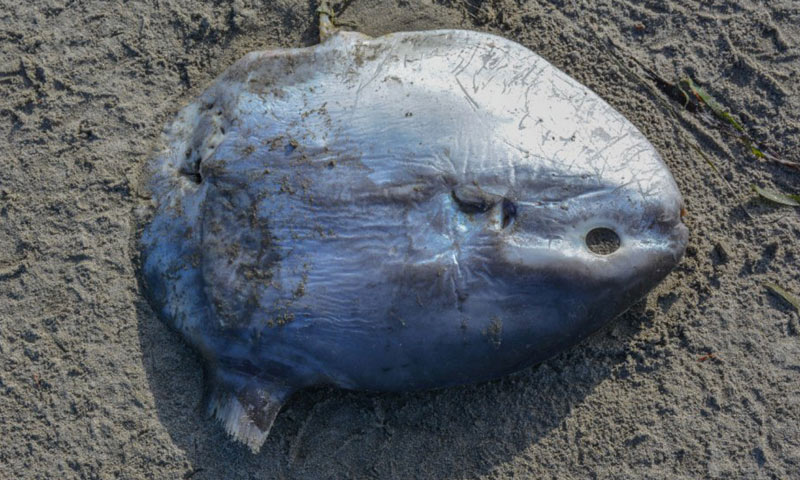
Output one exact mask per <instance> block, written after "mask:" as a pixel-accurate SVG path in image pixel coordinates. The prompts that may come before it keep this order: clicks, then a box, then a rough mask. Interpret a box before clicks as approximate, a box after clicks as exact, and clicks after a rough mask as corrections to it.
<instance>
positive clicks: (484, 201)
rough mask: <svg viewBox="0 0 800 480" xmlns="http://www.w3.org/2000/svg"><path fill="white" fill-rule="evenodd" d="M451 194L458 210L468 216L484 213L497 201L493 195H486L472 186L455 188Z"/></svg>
mask: <svg viewBox="0 0 800 480" xmlns="http://www.w3.org/2000/svg"><path fill="white" fill-rule="evenodd" d="M451 194H452V196H453V200H455V202H456V205H458V208H459V210H461V211H462V212H464V213H468V214H474V213H486V212H488V211H489V210H491V209H492V207H494V205H495V204H496V203H497V200H498V199H497V198H496V197H495V196H494V195H491V194H487V193H486V192H484V191H482V190H481V189H480V188H477V187H474V186H462V187H456V188H454V189H453V191H452V192H451Z"/></svg>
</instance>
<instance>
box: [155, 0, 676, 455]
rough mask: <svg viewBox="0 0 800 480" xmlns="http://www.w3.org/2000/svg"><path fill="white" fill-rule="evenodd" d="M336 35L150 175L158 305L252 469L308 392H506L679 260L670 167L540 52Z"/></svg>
mask: <svg viewBox="0 0 800 480" xmlns="http://www.w3.org/2000/svg"><path fill="white" fill-rule="evenodd" d="M320 30H321V32H322V36H323V41H322V42H321V43H320V44H318V45H315V46H312V47H308V48H293V49H275V50H269V51H261V52H253V53H250V54H248V55H246V56H245V57H244V58H242V59H241V60H239V61H238V62H236V63H235V64H234V65H233V66H231V67H230V68H229V69H228V70H227V71H225V72H224V73H223V74H222V75H221V76H220V77H219V78H218V79H217V80H216V81H215V82H214V83H213V84H212V85H211V86H210V87H209V88H208V89H207V90H206V91H205V92H204V93H202V94H201V95H200V96H199V97H198V98H197V99H196V100H195V101H193V102H192V103H190V104H189V105H188V106H186V107H185V108H184V109H183V110H181V111H180V113H179V114H178V115H177V118H176V119H175V120H174V122H172V124H171V125H170V126H168V128H167V129H166V132H165V135H164V148H163V150H162V151H161V152H160V153H159V154H158V155H156V156H155V158H154V159H153V160H152V161H151V162H150V163H149V164H148V167H147V171H148V178H149V189H150V191H151V193H152V199H153V203H154V208H153V215H152V217H151V219H150V221H149V223H148V224H147V225H146V227H145V228H144V230H143V233H142V235H141V239H140V245H141V253H142V257H141V258H142V273H143V279H144V284H145V287H146V290H147V294H148V296H149V297H150V299H151V301H152V303H153V305H154V306H155V309H156V310H157V311H158V312H159V313H160V315H161V316H162V317H163V318H164V319H166V321H167V322H168V323H169V324H170V325H171V326H172V327H174V329H176V330H177V331H178V332H179V333H180V334H181V335H182V336H183V338H184V339H185V340H186V341H187V342H188V343H189V344H190V345H191V346H192V347H194V348H195V349H196V350H197V351H198V352H199V353H200V354H201V355H202V357H203V359H204V360H205V362H206V365H207V371H208V375H207V377H208V381H209V382H210V385H209V387H210V389H211V393H210V395H209V399H210V401H209V408H210V411H211V412H212V413H213V414H215V415H216V417H217V418H218V419H219V420H220V421H221V422H222V423H223V424H224V426H225V428H226V430H227V431H228V433H230V434H231V435H233V436H234V437H235V438H236V439H238V440H240V441H242V442H244V443H246V444H247V445H248V446H249V447H250V448H251V449H252V450H253V451H257V450H258V449H259V447H260V446H261V445H262V444H263V442H264V441H265V439H266V437H267V434H268V432H269V430H270V427H271V425H272V423H273V420H274V419H275V416H276V415H277V413H278V411H279V410H280V408H281V405H282V404H283V402H284V401H285V400H286V399H287V397H289V396H290V395H291V394H292V393H293V392H295V391H297V390H299V389H302V388H305V387H309V386H312V385H322V384H328V385H335V386H338V387H341V388H345V389H357V390H371V391H403V390H419V389H433V388H440V387H446V386H450V385H457V384H465V383H472V382H480V381H485V380H489V379H493V378H497V377H499V376H502V375H505V374H508V373H510V372H514V371H516V370H519V369H522V368H525V367H527V366H530V365H533V364H536V363H538V362H541V361H542V360H545V359H547V358H548V357H551V356H553V355H555V354H556V353H558V352H561V351H562V350H564V349H566V348H568V347H570V346H572V345H574V344H575V343H577V342H579V341H580V340H581V339H583V338H585V337H586V336H588V335H589V334H590V333H592V332H594V331H596V330H597V329H598V328H599V327H601V326H602V325H603V324H605V323H607V322H608V321H609V320H611V319H613V318H614V317H616V316H617V315H619V314H620V313H622V312H624V311H625V310H626V309H628V308H629V307H630V306H631V305H632V304H633V303H634V302H635V301H637V300H638V299H639V298H641V297H642V296H643V295H644V294H646V293H647V292H648V291H649V290H650V289H652V288H653V287H654V286H655V285H656V284H657V283H658V282H659V281H661V280H662V279H663V278H664V276H666V275H667V273H668V272H669V271H670V270H671V269H672V268H673V267H674V266H675V265H676V264H677V263H678V261H679V260H680V259H681V257H682V255H683V252H684V249H685V247H686V243H687V238H688V231H687V229H686V227H685V226H684V225H683V223H682V221H681V211H682V200H681V195H680V193H679V191H678V188H677V186H676V184H675V181H674V180H673V178H672V176H671V174H670V172H669V170H668V169H667V167H666V166H665V164H664V163H663V161H662V160H661V158H660V157H659V154H658V153H657V151H656V150H655V148H654V147H653V146H652V145H651V144H650V143H649V142H648V141H647V140H646V139H645V137H644V136H643V135H642V133H641V132H640V131H639V130H638V129H637V128H636V127H635V126H634V125H633V124H631V122H629V121H628V120H626V119H625V118H624V117H623V116H622V115H621V114H620V113H618V112H617V111H616V110H614V109H613V108H612V107H611V106H609V105H608V104H607V103H606V102H605V101H603V100H602V99H601V98H600V97H598V96H597V95H596V94H595V93H593V92H592V91H591V90H589V89H588V88H587V87H585V86H583V85H581V84H580V83H578V82H577V81H576V80H574V79H572V78H571V77H569V76H568V75H566V74H565V73H563V72H561V71H560V70H558V69H557V68H555V67H554V66H552V65H551V64H550V63H548V62H547V61H545V60H544V59H542V58H541V57H539V56H537V55H536V54H534V53H533V52H531V51H530V50H528V49H526V48H524V47H523V46H521V45H519V44H517V43H515V42H512V41H510V40H506V39H504V38H500V37H498V36H494V35H490V34H486V33H479V32H471V31H459V30H434V31H426V32H401V33H393V34H390V35H386V36H382V37H378V38H371V37H368V36H366V35H363V34H360V33H354V32H343V31H341V32H339V31H335V29H333V28H332V25H331V24H330V22H329V16H328V15H327V12H325V11H323V14H322V15H321V29H320Z"/></svg>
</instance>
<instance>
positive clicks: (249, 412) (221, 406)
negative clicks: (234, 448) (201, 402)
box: [207, 382, 290, 453]
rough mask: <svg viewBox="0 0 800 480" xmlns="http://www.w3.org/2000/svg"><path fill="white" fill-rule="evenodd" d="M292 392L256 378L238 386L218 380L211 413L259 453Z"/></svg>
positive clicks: (227, 430)
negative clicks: (267, 384) (261, 383)
mask: <svg viewBox="0 0 800 480" xmlns="http://www.w3.org/2000/svg"><path fill="white" fill-rule="evenodd" d="M289 393H290V392H289V391H288V390H286V389H280V388H270V387H268V386H266V385H257V384H254V383H253V382H250V383H247V384H246V385H245V386H243V387H242V388H238V389H236V390H233V389H230V388H225V387H224V386H222V385H219V384H217V385H214V388H213V390H212V391H211V392H210V395H209V396H208V403H207V408H208V413H209V415H211V416H214V417H215V418H216V419H217V420H219V421H220V423H222V425H223V427H225V431H226V432H228V435H230V436H232V437H233V438H235V439H236V440H237V441H239V442H242V443H244V444H245V445H247V446H248V447H249V448H250V450H251V451H252V452H253V453H258V451H259V450H260V449H261V445H263V444H264V441H266V439H267V436H268V435H269V431H270V429H271V428H272V423H273V422H274V421H275V417H276V416H278V412H279V411H280V409H281V407H282V406H283V402H284V401H285V400H286V398H287V397H288V396H289Z"/></svg>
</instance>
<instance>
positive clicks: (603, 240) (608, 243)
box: [586, 227, 620, 255]
mask: <svg viewBox="0 0 800 480" xmlns="http://www.w3.org/2000/svg"><path fill="white" fill-rule="evenodd" d="M586 246H587V247H589V250H591V251H592V253H596V254H597V255H611V254H612V253H614V252H616V251H617V250H619V246H620V239H619V235H617V232H615V231H614V230H611V229H610V228H605V227H600V228H593V229H591V230H589V233H587V234H586Z"/></svg>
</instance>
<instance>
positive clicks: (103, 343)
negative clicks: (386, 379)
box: [0, 0, 800, 480]
mask: <svg viewBox="0 0 800 480" xmlns="http://www.w3.org/2000/svg"><path fill="white" fill-rule="evenodd" d="M344 3H346V5H345V7H346V8H344V11H343V12H342V14H341V16H340V21H341V22H342V23H343V24H345V25H347V27H346V28H348V29H357V30H359V31H362V32H364V33H366V34H369V35H375V36H378V35H382V34H386V33H390V32H394V31H402V30H426V29H436V28H461V29H471V30H479V31H486V32H491V33H495V34H497V35H501V36H503V37H506V38H509V39H512V40H514V41H517V42H519V43H521V44H523V45H524V46H526V47H528V48H530V49H531V50H533V51H535V52H536V53H538V54H539V55H541V56H542V57H544V58H546V59H547V60H549V61H550V62H551V63H553V64H554V65H556V66H557V67H558V68H560V69H562V70H563V71H565V72H567V73H568V74H569V75H571V76H573V77H574V78H576V79H577V80H578V81H580V82H581V83H583V84H585V85H587V86H588V87H590V88H591V89H592V90H594V91H596V92H597V93H598V94H599V95H600V96H601V97H603V98H604V99H605V100H606V101H608V102H609V103H610V104H611V105H613V106H614V107H615V108H616V109H618V110H619V111H620V112H622V113H623V114H624V115H625V116H626V117H627V118H629V119H630V120H631V121H632V122H633V123H634V124H635V125H636V126H637V127H638V128H639V129H641V130H642V131H643V132H644V134H645V135H646V136H647V137H648V138H649V139H650V141H651V142H652V143H653V144H654V145H655V146H656V148H657V149H658V150H659V151H660V152H661V154H662V155H663V157H664V160H665V162H666V163H667V165H668V166H669V168H670V169H671V171H672V172H673V175H674V176H675V179H676V181H677V183H678V185H679V187H680V189H681V191H682V193H683V195H684V199H685V202H686V208H687V212H688V214H687V216H686V218H685V222H686V223H687V225H688V226H689V229H690V231H691V240H690V244H689V249H688V250H687V255H686V257H685V258H684V259H683V261H682V263H681V264H680V265H679V266H678V268H677V269H676V270H675V271H674V272H673V273H672V274H670V275H669V276H668V277H667V278H666V280H665V281H664V282H663V283H662V284H661V285H659V286H658V287H657V288H656V289H655V290H654V291H652V292H651V293H650V294H649V295H648V296H647V298H646V299H645V300H643V301H642V302H640V303H639V304H637V305H636V306H635V307H634V308H633V309H631V310H630V311H629V312H628V313H626V314H624V315H623V316H622V317H620V318H618V319H616V320H615V321H613V322H612V323H611V324H610V325H608V326H607V327H606V328H604V329H603V330H601V331H600V332H598V333H597V334H596V335H594V336H592V337H591V338H589V339H587V340H586V341H584V342H582V343H581V344H580V345H578V346H577V347H575V348H572V349H570V350H569V351H567V352H565V353H563V354H561V355H559V356H557V357H555V358H553V359H551V360H549V361H547V362H545V363H543V364H540V365H538V366H536V367H533V368H530V369H527V370H524V371H522V372H519V373H517V374H514V375H512V376H509V377H506V378H503V379H501V380H497V381H494V382H490V383H484V384H479V385H474V386H467V387H459V388H450V389H445V390H440V391H434V392H425V393H413V394H370V393H358V392H347V391H341V390H334V389H329V388H319V389H315V390H310V391H303V392H300V393H298V394H297V395H295V396H294V397H293V398H292V399H291V400H290V401H289V403H288V404H287V405H286V406H285V407H284V409H283V410H282V412H281V413H280V415H279V416H278V418H277V420H276V422H275V424H274V426H273V428H272V432H271V433H270V436H269V438H268V439H267V442H266V444H265V445H264V447H263V448H262V450H261V452H260V453H259V454H257V455H253V454H251V453H250V451H249V450H248V449H247V448H246V447H245V446H243V445H240V444H237V443H235V442H233V441H231V440H230V439H229V438H228V437H227V435H226V434H225V432H224V430H223V428H222V427H221V426H220V425H219V424H218V423H217V422H215V421H214V420H213V419H211V418H208V417H207V416H206V415H205V412H204V410H203V405H202V398H203V374H202V368H201V363H200V359H199V357H198V356H197V355H196V354H195V353H194V352H193V351H191V350H190V349H189V348H188V347H187V346H186V345H185V344H184V343H183V341H182V340H181V339H180V337H179V336H178V335H177V334H176V333H174V332H173V331H171V330H169V329H168V328H167V327H166V326H165V325H164V324H163V323H162V322H161V320H160V319H159V318H158V317H157V316H156V315H155V314H154V312H153V310H152V309H151V308H150V305H149V304H148V303H147V301H146V300H145V298H144V296H143V293H142V288H141V285H140V283H139V281H138V279H137V274H136V259H137V251H136V242H135V240H136V235H137V230H138V228H139V227H140V226H139V225H137V223H136V220H135V215H134V213H135V212H136V209H137V208H139V207H140V205H141V204H142V202H143V199H142V197H141V193H140V188H139V185H140V181H141V179H140V174H141V171H142V167H143V165H144V163H145V162H146V161H147V159H148V158H149V157H150V156H151V152H152V151H153V149H154V148H155V146H156V145H157V142H158V140H159V135H160V134H161V131H162V128H163V127H164V125H165V124H166V123H167V121H168V120H169V119H170V118H171V117H172V116H173V115H174V114H175V112H176V111H177V110H178V109H179V108H181V107H182V106H183V105H185V104H186V103H188V102H189V101H190V100H191V99H192V98H194V97H195V96H196V95H197V94H199V93H200V92H202V90H203V89H204V88H205V87H206V86H207V85H208V84H209V83H210V82H211V81H213V79H214V78H215V77H216V76H217V75H219V74H220V73H221V72H223V71H224V70H225V68H227V67H228V66H229V65H230V64H232V63H233V62H234V61H236V60H237V59H239V58H240V57H241V56H243V55H244V54H245V53H247V52H249V51H252V50H263V49H270V48H276V47H301V46H309V45H312V44H314V43H316V41H317V34H318V32H317V27H316V25H315V16H314V15H315V14H314V9H315V2H313V1H307V0H216V1H205V2H189V1H180V0H158V1H157V0H152V1H100V0H94V1H92V0H86V1H72V0H30V1H27V2H24V1H11V0H0V478H4V479H5V478H8V479H12V478H18V479H50V478H64V479H72V478H75V479H107V478H109V479H110V478H120V479H139V478H153V479H173V478H174V479H189V478H191V479H194V480H205V479H261V478H264V479H267V478H280V479H339V478H354V479H361V478H375V479H388V478H430V479H465V478H554V479H568V478H576V479H577V478H580V479H583V478H603V479H605V478H609V479H612V478H613V479H618V478H631V479H641V478H653V479H660V478H670V479H682V478H686V479H696V478H719V479H730V478H747V479H751V478H754V479H755V478H765V479H767V478H776V479H792V478H798V479H800V323H799V322H798V318H799V317H798V313H797V312H796V311H795V310H794V309H793V308H792V306H791V305H790V304H789V303H787V302H786V301H784V300H782V299H781V298H779V296H777V295H775V294H773V293H770V292H769V290H768V289H767V288H766V287H765V283H773V284H776V285H779V286H781V287H783V288H784V289H786V290H787V291H789V292H793V293H794V294H795V295H800V247H799V246H798V245H800V242H798V240H800V216H798V213H799V212H800V210H799V209H798V208H794V207H790V206H781V205H778V204H775V203H773V202H768V201H766V200H764V199H761V198H759V197H758V196H757V195H756V193H754V192H753V191H752V187H753V185H756V186H759V187H762V188H766V189H770V190H772V191H777V192H783V193H800V170H797V169H794V168H792V167H791V166H789V165H786V164H782V163H781V162H780V161H776V160H782V161H783V162H784V163H787V162H800V154H798V152H800V3H798V2H797V0H775V1H769V2H767V1H756V0H731V1H727V2H702V1H699V0H671V1H669V2H655V1H647V2H637V1H633V0H600V1H589V0H574V1H572V0H570V1H556V0H553V1H546V0H527V1H525V0H484V1H482V0H352V1H348V2H344ZM648 70H649V71H651V72H652V73H655V74H657V75H658V76H659V77H660V78H661V79H664V80H667V81H670V82H674V83H676V84H677V83H678V82H679V80H680V79H682V78H686V77H689V78H691V79H693V80H694V82H696V84H697V85H700V86H701V87H702V89H703V91H705V92H707V93H708V94H710V95H712V96H713V97H714V98H716V99H717V101H719V103H720V105H721V106H722V107H723V108H724V109H725V111H727V112H730V113H731V114H732V115H733V116H734V117H735V118H736V119H737V122H739V123H740V124H741V125H742V126H743V128H744V130H745V131H746V132H747V137H748V138H750V139H751V140H752V141H753V142H755V143H754V144H751V145H748V144H747V142H744V141H742V135H741V134H737V133H731V129H730V128H727V129H726V128H724V127H725V124H724V122H719V121H718V122H716V123H715V122H714V121H710V120H709V117H713V115H710V114H709V112H706V115H705V116H702V115H698V114H696V113H692V112H690V111H687V110H684V109H683V108H682V106H681V105H680V104H679V103H677V102H675V101H674V100H673V99H671V98H670V97H669V96H667V95H666V94H665V93H664V91H663V90H662V89H659V88H658V85H657V82H654V81H653V80H652V78H650V77H648V75H647V71H648ZM712 113H713V112H712ZM712 120H713V118H712ZM753 145H757V148H759V149H761V150H763V151H765V152H767V151H768V152H770V155H772V156H774V157H775V159H772V160H771V159H769V158H763V157H759V156H757V155H755V154H754V153H753V150H752V148H751V147H752V146H753Z"/></svg>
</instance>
